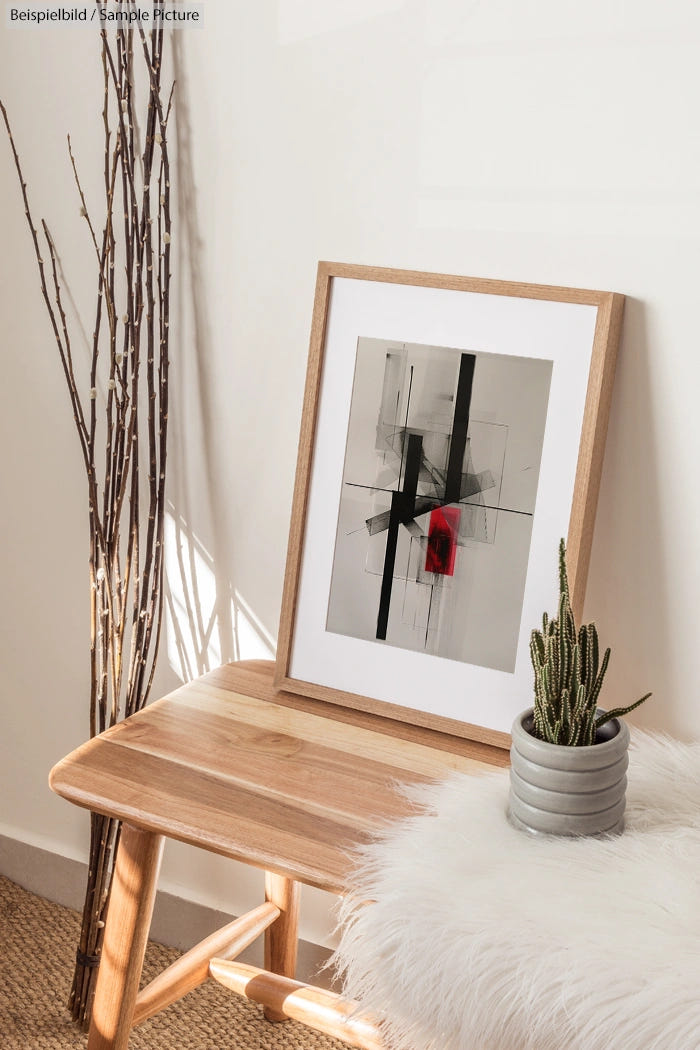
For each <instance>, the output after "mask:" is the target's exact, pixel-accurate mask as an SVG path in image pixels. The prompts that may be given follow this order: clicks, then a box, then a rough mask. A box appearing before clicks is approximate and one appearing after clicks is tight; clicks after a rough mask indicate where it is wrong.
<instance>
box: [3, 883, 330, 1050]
mask: <svg viewBox="0 0 700 1050" xmlns="http://www.w3.org/2000/svg"><path fill="white" fill-rule="evenodd" d="M78 931H79V917H78V915H77V913H76V912H74V911H70V910H69V909H68V908H62V907H60V906H59V905H57V904H52V903H51V902H49V901H47V900H44V899H43V898H42V897H36V896H35V895H34V894H32V893H28V892H27V891H26V890H23V889H21V888H20V887H19V886H17V885H15V884H14V883H13V882H10V881H9V879H6V878H3V877H2V876H0V1046H1V1047H3V1050H84V1047H85V1045H86V1043H87V1036H85V1035H84V1034H83V1033H82V1032H80V1031H79V1030H78V1029H77V1028H76V1026H75V1025H74V1024H73V1022H72V1021H71V1020H70V1015H69V1013H68V1010H67V1009H66V1001H67V998H68V992H69V990H70V982H71V976H72V973H73V960H74V958H75V946H76V944H77V939H78ZM177 955H178V953H177V952H176V951H174V950H172V949H170V948H163V947H162V946H160V945H156V944H149V946H148V950H147V952H146V961H145V965H144V981H148V980H151V979H152V978H153V977H154V976H155V975H156V974H157V973H158V972H159V971H160V970H162V969H163V968H164V967H165V966H168V965H169V964H170V963H171V962H173V960H174V959H176V958H177ZM224 1048H225V1050H343V1048H345V1050H347V1047H345V1044H343V1043H339V1042H337V1041H336V1040H334V1039H328V1038H326V1037H324V1036H321V1035H319V1034H318V1033H316V1032H312V1031H311V1030H310V1029H308V1028H305V1027H304V1026H303V1025H299V1024H297V1023H296V1022H294V1021H289V1022H286V1023H284V1024H276V1025H273V1024H269V1023H268V1022H266V1021H265V1020H264V1019H263V1017H262V1007H258V1006H257V1005H256V1004H254V1003H250V1002H248V1001H247V1000H245V999H241V998H239V997H238V996H236V995H233V994H229V993H227V992H226V991H225V990H224V989H223V988H221V987H220V986H219V985H217V984H215V983H214V982H209V983H207V984H206V985H204V986H202V987H201V988H198V989H196V990H195V991H194V992H190V994H189V995H187V996H185V998H184V999H181V1000H180V1002H178V1003H174V1004H173V1005H172V1006H170V1007H168V1008H167V1009H166V1010H164V1011H163V1013H161V1014H159V1015H158V1016H156V1017H154V1018H152V1019H151V1020H150V1021H146V1022H144V1024H143V1025H141V1026H139V1028H136V1029H135V1030H134V1031H133V1032H132V1034H131V1039H130V1042H129V1050H224Z"/></svg>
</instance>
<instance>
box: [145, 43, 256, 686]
mask: <svg viewBox="0 0 700 1050" xmlns="http://www.w3.org/2000/svg"><path fill="white" fill-rule="evenodd" d="M173 72H174V78H175V81H176V84H177V92H178V98H177V108H176V147H177V173H178V179H177V209H178V230H177V234H176V251H177V268H176V273H175V286H176V288H175V291H176V295H175V316H176V325H175V326H174V328H175V333H174V335H175V338H174V340H173V356H174V357H175V360H176V367H175V368H173V370H172V372H171V402H172V403H171V406H170V408H171V416H172V417H174V426H173V427H172V428H171V431H170V449H169V476H168V493H169V503H168V508H167V515H166V522H165V587H164V597H165V603H166V623H165V627H166V634H167V650H168V660H169V663H170V666H171V668H172V669H173V670H174V671H175V673H176V674H178V675H179V676H180V677H181V678H182V679H184V680H188V679H190V678H193V677H195V676H196V675H199V674H203V673H204V672H206V671H208V670H210V669H211V668H213V667H216V666H218V665H219V664H221V663H225V662H227V661H229V660H239V659H255V658H259V659H269V658H270V657H271V656H273V655H274V651H275V640H274V638H273V637H272V635H271V634H270V633H269V632H268V631H267V630H266V628H265V627H264V625H263V624H262V623H261V622H260V620H259V619H258V618H257V617H256V615H255V613H254V612H253V610H252V609H251V608H250V606H249V605H248V603H247V602H246V601H245V600H244V599H243V598H242V597H241V595H240V594H239V593H238V591H237V590H236V588H235V586H234V583H233V580H232V572H231V570H230V566H231V564H232V561H233V558H232V550H231V546H232V542H233V541H232V537H231V536H230V535H229V534H227V533H226V531H225V529H224V527H223V524H222V523H223V522H225V521H226V514H225V513H224V512H223V511H224V508H223V507H222V503H221V492H222V486H221V484H220V483H217V478H219V477H220V476H221V475H220V473H219V472H218V471H217V470H216V443H215V434H214V427H213V424H212V420H211V403H212V397H211V394H212V391H213V384H214V382H215V379H214V376H213V375H212V370H211V367H210V362H211V361H212V337H211V329H210V320H209V318H210V314H209V304H208V293H207V284H206V280H205V277H204V273H205V267H204V264H205V260H204V257H203V243H202V239H201V236H200V223H199V214H198V201H197V191H196V185H195V176H194V164H193V150H192V122H191V114H190V110H189V105H188V92H187V74H186V68H185V62H184V56H183V49H182V43H181V39H180V34H178V33H174V34H173ZM203 537H207V539H206V542H205V540H204V539H203Z"/></svg>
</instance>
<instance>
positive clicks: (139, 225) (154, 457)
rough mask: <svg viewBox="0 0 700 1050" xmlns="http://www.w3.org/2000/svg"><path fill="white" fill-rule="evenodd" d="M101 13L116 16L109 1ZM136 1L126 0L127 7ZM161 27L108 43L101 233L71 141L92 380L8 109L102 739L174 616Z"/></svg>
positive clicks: (90, 897) (88, 1005)
mask: <svg viewBox="0 0 700 1050" xmlns="http://www.w3.org/2000/svg"><path fill="white" fill-rule="evenodd" d="M96 3H97V7H98V8H99V9H105V8H106V0H96ZM134 3H135V0H121V5H123V7H124V8H128V7H129V6H130V5H132V4H134ZM153 6H154V8H155V6H156V4H155V3H154V5H153ZM102 25H103V26H105V23H102ZM151 25H152V26H153V28H152V29H151V30H150V31H149V32H148V33H147V32H146V31H145V30H144V29H143V27H142V25H141V23H140V22H137V23H136V25H135V26H134V25H133V24H129V23H128V22H127V21H126V20H125V21H124V22H122V23H120V24H119V23H118V24H117V26H116V29H115V28H110V29H109V30H108V29H107V28H106V27H104V28H102V29H101V33H100V40H101V52H102V68H103V74H104V84H103V87H104V96H103V97H104V107H103V124H104V221H103V223H102V230H101V233H100V234H99V236H98V233H97V230H98V229H99V226H98V225H96V224H95V223H94V222H93V219H92V218H91V209H90V208H89V207H88V202H87V200H86V195H85V193H84V190H83V184H82V183H81V179H80V176H79V173H78V166H77V163H76V160H75V157H74V154H73V150H72V148H71V142H70V137H69V138H68V154H69V158H70V163H71V165H72V169H73V173H74V176H75V183H76V187H77V193H78V195H79V198H80V211H81V215H82V216H83V217H84V219H85V222H86V224H87V228H88V231H89V238H90V241H91V245H92V247H91V248H90V251H91V252H94V257H95V266H96V283H97V303H96V312H95V321H94V328H93V338H92V354H91V361H90V364H89V373H88V374H81V370H80V368H78V369H76V367H75V361H74V354H73V349H72V344H71V329H72V326H71V322H70V320H69V316H68V315H67V312H66V309H65V306H64V302H65V299H66V294H65V288H64V282H63V281H62V273H61V268H60V265H59V258H58V252H57V247H56V245H55V243H54V240H53V238H52V236H51V232H50V230H49V227H48V225H47V223H46V222H45V221H43V220H42V222H41V234H40V233H39V231H38V229H37V227H36V225H35V223H34V221H33V218H32V213H31V210H30V207H29V200H28V195H27V185H26V182H25V179H24V176H23V173H22V168H21V165H20V158H19V155H18V152H17V149H16V146H15V141H14V139H13V135H12V131H11V126H10V122H9V119H8V115H7V112H6V109H5V107H4V105H3V104H2V102H0V109H1V111H2V115H3V118H4V121H5V125H6V128H7V132H8V135H9V138H10V144H11V147H12V152H13V155H14V160H15V166H16V168H17V174H18V176H19V180H20V185H21V190H22V197H23V201H24V209H25V215H26V217H27V221H28V223H29V228H30V230H31V236H32V239H33V244H34V250H35V253H36V259H37V265H38V269H39V277H40V282H41V290H42V294H43V297H44V302H45V304H46V308H47V311H48V315H49V319H50V322H51V326H52V329H53V334H54V337H55V340H56V344H57V346H58V351H59V355H60V359H61V364H62V366H63V372H64V374H65V378H66V383H67V387H68V393H69V396H70V402H71V406H72V410H73V416H74V419H75V424H76V428H77V432H78V438H79V442H80V449H81V452H82V457H83V461H84V465H85V471H86V475H87V488H88V514H89V535H90V541H89V542H90V555H89V565H90V608H91V636H90V734H91V736H94V735H95V734H96V733H99V732H102V731H103V730H104V729H106V728H107V727H109V726H111V725H114V723H115V722H117V721H118V720H119V719H120V718H122V717H126V716H128V715H130V714H133V713H134V712H135V711H138V710H139V709H140V708H141V707H143V705H144V704H145V702H146V700H147V698H148V694H149V690H150V688H151V683H152V680H153V673H154V666H155V660H156V655H157V651H158V643H159V639H160V631H161V622H162V614H163V587H162V577H163V520H164V510H165V474H166V448H167V427H168V365H169V362H168V343H169V312H170V276H171V275H170V252H171V213H170V164H169V157H168V143H167V130H168V119H169V117H170V113H171V108H172V101H173V87H174V85H173V86H172V87H171V88H170V91H169V94H168V96H167V98H166V96H164V94H163V89H162V86H161V73H162V65H163V47H164V28H163V21H162V20H158V21H156V20H155V19H153V20H152V21H151ZM44 245H45V247H44ZM118 835H119V827H118V824H117V822H116V821H114V820H109V819H107V818H105V817H101V816H99V815H96V814H93V815H92V816H91V836H90V839H91V841H90V861H89V875H88V886H87V892H86V898H85V907H84V912H83V923H82V930H81V937H80V945H79V948H78V952H77V959H76V968H75V974H74V979H73V986H72V989H71V996H70V1007H71V1010H72V1014H73V1018H74V1019H75V1020H78V1021H80V1022H81V1024H83V1026H87V1024H88V1023H89V1018H90V1013H91V1009H92V999H93V995H94V985H95V977H96V968H97V965H98V963H99V956H100V951H101V947H102V932H103V927H104V917H105V911H106V907H107V902H108V898H109V890H110V885H111V877H112V867H113V859H114V853H115V850H116V844H117V840H118Z"/></svg>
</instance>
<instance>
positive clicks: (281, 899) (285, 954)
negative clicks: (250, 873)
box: [264, 871, 301, 1021]
mask: <svg viewBox="0 0 700 1050" xmlns="http://www.w3.org/2000/svg"><path fill="white" fill-rule="evenodd" d="M300 899H301V885H300V884H299V883H298V882H295V881H294V879H288V878H286V876H284V875H274V874H273V873H272V872H270V871H266V872H265V900H268V901H271V902H272V903H273V904H274V905H276V906H277V907H278V908H279V910H280V913H281V914H280V917H279V919H276V920H275V922H273V923H272V925H271V926H269V927H268V929H267V930H265V969H266V970H269V971H270V972H271V973H278V974H281V975H282V976H283V977H295V976H296V969H297V939H298V930H299V902H300ZM264 1013H265V1017H266V1018H267V1020H268V1021H288V1020H289V1018H288V1017H286V1016H285V1015H284V1014H282V1013H280V1012H279V1011H278V1010H273V1009H272V1008H271V1007H268V1006H266V1007H265V1010H264Z"/></svg>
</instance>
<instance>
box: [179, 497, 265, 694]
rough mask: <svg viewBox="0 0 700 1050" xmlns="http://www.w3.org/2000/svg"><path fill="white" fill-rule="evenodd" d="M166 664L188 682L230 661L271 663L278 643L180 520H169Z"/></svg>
mask: <svg viewBox="0 0 700 1050" xmlns="http://www.w3.org/2000/svg"><path fill="white" fill-rule="evenodd" d="M164 593H165V602H166V610H165V613H166V615H165V633H166V643H167V652H168V662H169V664H170V666H171V667H172V669H173V670H174V671H175V673H176V674H177V675H178V676H179V677H180V678H181V679H182V680H183V681H188V680H190V679H191V678H195V677H197V676H198V675H201V674H204V673H205V672H207V671H210V670H211V669H212V668H214V667H218V666H219V665H220V664H222V663H226V662H227V661H229V660H269V659H270V658H272V657H273V656H274V652H275V640H274V638H273V637H272V635H271V634H270V632H269V631H268V630H267V629H266V628H265V626H264V624H262V623H261V621H260V619H259V618H258V617H257V616H256V615H255V613H254V611H253V610H252V608H251V607H250V605H249V604H248V602H246V601H245V599H244V598H243V597H242V596H241V595H240V594H239V593H238V591H237V590H236V589H235V588H234V587H233V585H232V583H231V581H230V580H228V579H227V578H226V576H225V575H223V576H221V577H217V575H216V572H215V567H214V559H213V557H212V556H211V554H210V553H209V552H208V550H207V549H206V547H204V545H203V544H202V543H201V542H200V541H199V540H198V539H197V537H196V536H195V535H193V533H192V531H191V529H190V528H189V527H188V526H187V524H186V522H184V520H183V519H182V518H179V517H178V518H177V519H176V518H175V517H174V516H173V514H172V513H167V514H166V516H165V584H164Z"/></svg>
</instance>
